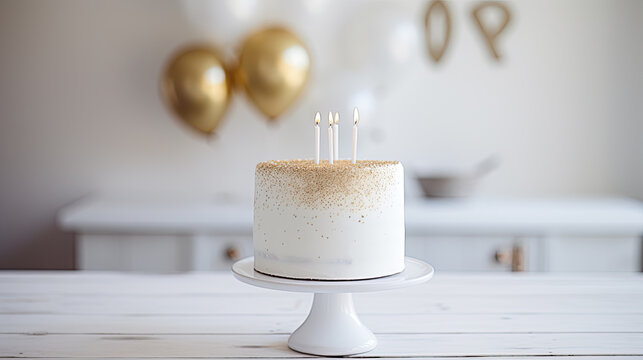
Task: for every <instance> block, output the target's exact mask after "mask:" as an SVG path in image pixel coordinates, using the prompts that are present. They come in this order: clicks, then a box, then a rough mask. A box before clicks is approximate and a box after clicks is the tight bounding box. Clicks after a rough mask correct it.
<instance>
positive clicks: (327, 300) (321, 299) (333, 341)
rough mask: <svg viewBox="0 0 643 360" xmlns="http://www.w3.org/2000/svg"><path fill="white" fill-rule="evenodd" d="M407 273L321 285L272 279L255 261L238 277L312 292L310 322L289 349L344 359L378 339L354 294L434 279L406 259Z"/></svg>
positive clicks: (238, 267) (245, 263) (240, 266)
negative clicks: (363, 319)
mask: <svg viewBox="0 0 643 360" xmlns="http://www.w3.org/2000/svg"><path fill="white" fill-rule="evenodd" d="M404 262H405V265H406V268H405V270H404V271H403V272H401V273H399V274H395V275H391V276H386V277H382V278H377V279H369V280H350V281H317V280H295V279H286V278H281V277H276V276H269V275H265V274H262V273H259V272H257V271H255V270H254V258H253V257H249V258H245V259H242V260H239V261H237V262H236V263H235V264H234V265H233V266H232V272H233V273H234V276H235V277H236V278H237V279H238V280H240V281H243V282H245V283H248V284H250V285H254V286H258V287H263V288H267V289H273V290H283V291H292V292H312V293H314V294H315V296H314V298H313V305H312V307H311V308H310V313H309V314H308V317H307V318H306V320H305V321H304V322H303V324H301V325H300V326H299V328H297V330H295V332H293V333H292V334H291V335H290V338H289V339H288V347H290V348H291V349H293V350H295V351H299V352H301V353H305V354H312V355H325V356H343V355H354V354H360V353H364V352H367V351H370V350H373V349H374V348H375V346H377V339H376V338H375V335H373V332H371V330H369V329H368V328H367V327H366V326H364V324H362V322H361V321H360V320H359V317H358V316H357V313H356V312H355V307H354V305H353V295H352V293H354V292H372V291H382V290H391V289H396V288H401V287H406V286H412V285H417V284H420V283H423V282H426V281H428V280H429V279H431V277H433V272H434V271H433V267H431V265H429V264H427V263H425V262H422V261H420V260H417V259H413V258H410V257H406V258H405V259H404Z"/></svg>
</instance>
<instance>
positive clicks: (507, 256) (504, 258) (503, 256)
mask: <svg viewBox="0 0 643 360" xmlns="http://www.w3.org/2000/svg"><path fill="white" fill-rule="evenodd" d="M493 258H494V259H495V260H496V262H497V263H498V264H502V265H511V271H525V261H524V259H525V254H524V251H523V249H522V246H520V245H514V246H513V247H512V248H511V249H508V250H496V252H495V253H494V254H493Z"/></svg>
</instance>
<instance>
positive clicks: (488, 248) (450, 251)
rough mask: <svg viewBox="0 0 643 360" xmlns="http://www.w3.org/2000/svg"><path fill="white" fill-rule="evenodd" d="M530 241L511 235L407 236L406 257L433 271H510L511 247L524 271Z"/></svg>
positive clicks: (526, 265)
mask: <svg viewBox="0 0 643 360" xmlns="http://www.w3.org/2000/svg"><path fill="white" fill-rule="evenodd" d="M530 242H531V241H529V240H528V239H522V238H514V237H511V236H505V237H502V236H501V237H477V236H476V237H467V236H440V237H437V236H425V237H422V236H409V237H407V239H406V255H407V256H411V257H416V258H418V259H422V260H424V261H427V262H428V263H430V264H431V265H433V267H434V268H435V269H436V270H437V271H511V269H512V255H513V254H512V252H513V251H514V249H515V248H519V250H518V251H521V252H522V253H521V254H516V255H519V256H520V258H521V259H520V261H522V265H523V268H524V269H527V268H528V260H529V247H530V246H529V245H530ZM498 257H499V259H498Z"/></svg>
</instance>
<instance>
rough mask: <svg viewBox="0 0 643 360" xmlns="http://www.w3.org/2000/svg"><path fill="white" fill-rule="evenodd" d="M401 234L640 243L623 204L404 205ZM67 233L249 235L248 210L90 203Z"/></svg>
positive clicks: (642, 217) (634, 217)
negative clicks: (567, 236) (598, 238)
mask: <svg viewBox="0 0 643 360" xmlns="http://www.w3.org/2000/svg"><path fill="white" fill-rule="evenodd" d="M405 211H406V213H405V216H406V227H407V233H408V234H422V235H432V234H435V235H449V234H456V235H484V234H490V235H498V234H516V235H536V236H540V235H551V234H554V235H564V234H572V235H598V236H600V235H610V236H641V235H643V204H642V203H641V202H639V201H635V200H631V199H624V198H601V199H540V200H536V199H522V200H521V199H513V200H509V199H505V200H489V199H469V200H432V201H427V200H425V201H421V200H416V201H407V205H406V208H405ZM59 223H60V225H61V226H62V228H64V229H66V230H71V231H76V232H85V233H100V232H113V231H119V232H152V233H236V234H250V233H251V232H252V208H251V205H250V204H246V205H240V204H234V203H229V204H222V203H216V202H207V201H195V200H192V201H177V200H174V201H163V200H156V201H124V200H120V201H116V200H109V199H102V198H93V199H87V200H85V201H81V202H79V203H77V204H74V205H72V206H70V207H68V208H65V209H63V210H62V211H61V212H60V214H59Z"/></svg>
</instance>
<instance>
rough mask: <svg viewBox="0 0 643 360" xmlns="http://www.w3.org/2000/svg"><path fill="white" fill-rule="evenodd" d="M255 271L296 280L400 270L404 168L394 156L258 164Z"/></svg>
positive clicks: (376, 274) (368, 275) (357, 276)
mask: <svg viewBox="0 0 643 360" xmlns="http://www.w3.org/2000/svg"><path fill="white" fill-rule="evenodd" d="M253 239H254V249H255V269H256V270H258V271H260V272H263V273H267V274H270V275H276V276H284V277H291V278H300V279H327V280H345V279H365V278H374V277H380V276H386V275H391V274H394V273H397V272H400V271H402V270H403V269H404V171H403V167H402V165H401V164H400V163H399V162H394V161H358V163H357V164H351V163H350V161H345V160H343V161H338V162H335V164H332V165H330V164H327V163H322V164H317V165H315V164H314V163H313V162H312V161H310V160H289V161H270V162H264V163H259V164H258V165H257V167H256V171H255V204H254V232H253Z"/></svg>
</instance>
